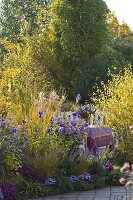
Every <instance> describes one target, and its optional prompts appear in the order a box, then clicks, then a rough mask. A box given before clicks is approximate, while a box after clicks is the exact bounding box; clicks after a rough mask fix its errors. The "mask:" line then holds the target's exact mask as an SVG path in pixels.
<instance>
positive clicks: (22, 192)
mask: <svg viewBox="0 0 133 200" xmlns="http://www.w3.org/2000/svg"><path fill="white" fill-rule="evenodd" d="M52 189H53V187H52ZM17 190H18V194H19V195H18V199H22V200H24V199H27V198H38V197H45V196H47V195H48V194H49V192H50V188H48V187H46V186H44V185H42V184H39V183H35V182H33V181H27V180H25V179H24V178H20V179H19V181H18V183H17Z"/></svg>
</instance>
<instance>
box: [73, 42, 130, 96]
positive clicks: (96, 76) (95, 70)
mask: <svg viewBox="0 0 133 200" xmlns="http://www.w3.org/2000/svg"><path fill="white" fill-rule="evenodd" d="M127 63H128V62H127V61H126V59H124V57H123V54H122V53H121V52H120V51H118V50H117V49H115V45H113V44H109V46H105V47H104V48H103V50H102V51H101V53H99V54H97V55H96V56H95V57H93V58H92V59H90V60H89V62H88V63H87V64H86V65H85V66H84V67H83V68H81V69H80V70H79V71H78V74H77V76H76V80H75V84H74V88H75V93H76V91H80V94H81V95H82V96H83V97H84V98H85V99H88V98H89V99H90V98H91V96H92V93H93V92H96V86H99V88H101V87H102V85H101V81H102V82H104V83H107V82H108V80H110V79H111V77H110V75H109V74H108V71H110V72H111V73H114V74H117V73H119V71H120V70H121V69H123V68H124V66H125V65H126V64H127Z"/></svg>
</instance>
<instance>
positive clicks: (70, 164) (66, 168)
mask: <svg viewBox="0 0 133 200" xmlns="http://www.w3.org/2000/svg"><path fill="white" fill-rule="evenodd" d="M75 165H76V163H75V161H73V160H71V159H69V158H67V157H65V158H64V160H63V162H62V164H61V173H63V174H64V175H65V176H70V175H72V174H74V171H75Z"/></svg>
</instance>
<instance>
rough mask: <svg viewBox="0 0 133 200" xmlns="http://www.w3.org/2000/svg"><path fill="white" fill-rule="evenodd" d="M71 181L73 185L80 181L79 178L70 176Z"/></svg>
mask: <svg viewBox="0 0 133 200" xmlns="http://www.w3.org/2000/svg"><path fill="white" fill-rule="evenodd" d="M70 180H71V182H72V183H77V182H78V181H79V178H78V177H77V176H70Z"/></svg>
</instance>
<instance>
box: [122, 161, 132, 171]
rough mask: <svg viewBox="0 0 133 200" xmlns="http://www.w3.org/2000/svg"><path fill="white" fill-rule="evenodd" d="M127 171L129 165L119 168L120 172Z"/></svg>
mask: <svg viewBox="0 0 133 200" xmlns="http://www.w3.org/2000/svg"><path fill="white" fill-rule="evenodd" d="M128 169H130V165H129V163H125V164H124V165H123V167H122V168H121V172H124V171H126V170H128Z"/></svg>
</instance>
